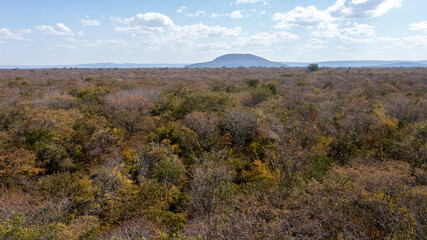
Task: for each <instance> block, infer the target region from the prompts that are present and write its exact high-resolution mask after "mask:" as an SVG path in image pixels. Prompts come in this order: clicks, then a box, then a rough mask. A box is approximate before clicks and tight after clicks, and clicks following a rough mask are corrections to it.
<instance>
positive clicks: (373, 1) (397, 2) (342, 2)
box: [327, 0, 403, 18]
mask: <svg viewBox="0 0 427 240" xmlns="http://www.w3.org/2000/svg"><path fill="white" fill-rule="evenodd" d="M402 1H403V0H337V1H336V2H335V4H334V5H332V6H331V7H329V8H328V9H327V12H328V13H329V14H330V15H331V16H332V17H336V18H373V17H378V16H381V15H383V14H385V13H387V12H388V11H389V10H390V9H392V8H399V7H401V6H402Z"/></svg>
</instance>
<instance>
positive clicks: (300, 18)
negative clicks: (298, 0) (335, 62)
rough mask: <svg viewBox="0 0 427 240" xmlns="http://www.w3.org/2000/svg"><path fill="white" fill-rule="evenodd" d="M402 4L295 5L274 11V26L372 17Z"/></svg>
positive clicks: (397, 0) (346, 0)
mask: <svg viewBox="0 0 427 240" xmlns="http://www.w3.org/2000/svg"><path fill="white" fill-rule="evenodd" d="M400 6H402V0H337V1H336V2H335V4H333V5H332V6H330V7H329V8H327V9H325V10H319V9H317V8H316V6H308V7H301V6H297V7H295V8H294V9H293V10H291V11H289V12H286V13H275V14H274V15H273V20H274V21H278V23H277V24H276V25H275V27H276V28H281V29H284V28H290V27H293V26H318V25H319V24H322V23H327V22H333V21H340V20H345V19H357V18H373V17H378V16H381V15H383V14H385V13H387V12H388V11H389V10H390V9H392V8H398V7H400Z"/></svg>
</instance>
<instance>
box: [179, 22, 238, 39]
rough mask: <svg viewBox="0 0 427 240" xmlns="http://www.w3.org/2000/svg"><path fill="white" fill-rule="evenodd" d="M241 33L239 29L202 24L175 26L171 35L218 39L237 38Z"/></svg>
mask: <svg viewBox="0 0 427 240" xmlns="http://www.w3.org/2000/svg"><path fill="white" fill-rule="evenodd" d="M241 32H242V29H241V28H240V27H235V28H226V27H221V26H219V25H215V26H207V25H204V24H203V23H198V24H193V25H184V26H175V27H174V29H173V34H175V35H176V36H179V37H184V36H191V37H192V38H200V37H202V38H206V37H209V38H219V37H228V36H238V35H239V34H240V33H241Z"/></svg>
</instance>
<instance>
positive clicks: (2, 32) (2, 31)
mask: <svg viewBox="0 0 427 240" xmlns="http://www.w3.org/2000/svg"><path fill="white" fill-rule="evenodd" d="M29 33H31V30H30V29H22V30H19V31H17V32H16V33H13V32H11V31H10V30H9V29H7V28H0V38H1V39H13V40H28V39H25V38H24V37H23V35H25V34H29Z"/></svg>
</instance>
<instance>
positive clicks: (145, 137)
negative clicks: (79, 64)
mask: <svg viewBox="0 0 427 240" xmlns="http://www.w3.org/2000/svg"><path fill="white" fill-rule="evenodd" d="M426 144H427V68H339V69H329V68H322V69H319V70H317V71H312V72H310V71H307V70H306V69H305V68H271V69H268V68H237V69H168V68H156V69H37V70H35V69H34V70H20V69H11V70H0V239H141V238H144V239H198V238H200V239H425V238H426V234H427V188H426V184H427V165H426V164H427V163H426V161H427V160H426V154H427V153H426V147H427V146H426Z"/></svg>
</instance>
